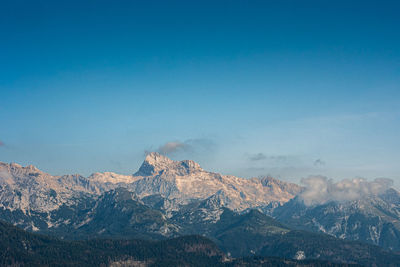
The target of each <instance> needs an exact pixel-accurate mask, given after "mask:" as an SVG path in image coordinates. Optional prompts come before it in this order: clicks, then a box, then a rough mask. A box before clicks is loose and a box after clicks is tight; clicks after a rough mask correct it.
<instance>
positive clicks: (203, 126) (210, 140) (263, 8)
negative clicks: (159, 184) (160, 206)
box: [0, 1, 400, 186]
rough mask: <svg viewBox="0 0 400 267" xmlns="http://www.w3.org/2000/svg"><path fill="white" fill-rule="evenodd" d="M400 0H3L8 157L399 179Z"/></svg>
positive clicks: (2, 84)
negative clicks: (165, 160)
mask: <svg viewBox="0 0 400 267" xmlns="http://www.w3.org/2000/svg"><path fill="white" fill-rule="evenodd" d="M399 13H400V4H399V3H397V2H396V1H351V3H349V1H335V2H334V3H329V4H328V2H327V1H285V2H283V1H252V2H248V1H229V2H227V1H201V2H198V3H194V2H193V1H168V3H167V2H166V1H145V2H142V1H112V2H111V1H96V2H90V1H84V2H82V1H68V2H64V3H60V2H58V1H57V2H54V1H37V2H35V3H33V2H31V1H10V2H2V3H1V4H0V30H1V33H2V39H1V42H0V122H1V123H0V161H3V162H17V163H20V164H23V165H28V164H33V165H35V166H37V167H38V168H39V169H41V170H43V171H46V172H49V173H51V174H66V173H81V174H83V175H89V174H90V173H93V172H99V171H114V172H117V173H129V174H131V173H133V172H135V171H136V170H137V169H138V168H139V166H140V164H141V163H142V161H143V159H144V155H145V153H146V151H158V152H160V153H163V154H165V155H167V156H168V157H171V158H173V159H177V160H181V159H192V160H195V161H197V162H199V163H200V165H201V166H202V167H203V168H204V169H206V170H212V171H216V172H220V173H225V174H233V175H236V176H241V177H253V176H258V175H267V174H270V175H273V176H275V177H277V178H281V179H283V180H289V181H295V182H298V181H300V179H301V178H303V177H307V176H309V175H324V176H328V177H331V178H334V179H336V180H339V179H344V178H354V177H365V178H367V179H374V178H379V177H386V178H391V179H393V180H394V181H395V183H396V185H397V186H399V183H400V164H399V162H400V139H399V136H400V31H399V30H398V29H399V28H400V17H399V16H398V14H399Z"/></svg>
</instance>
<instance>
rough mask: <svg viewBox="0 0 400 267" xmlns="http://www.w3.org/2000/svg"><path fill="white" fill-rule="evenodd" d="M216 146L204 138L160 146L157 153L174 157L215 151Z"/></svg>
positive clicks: (172, 142)
mask: <svg viewBox="0 0 400 267" xmlns="http://www.w3.org/2000/svg"><path fill="white" fill-rule="evenodd" d="M215 147H216V144H215V143H214V142H213V141H212V140H210V139H206V138H197V139H188V140H185V141H183V142H181V141H171V142H166V143H165V144H163V145H161V146H160V147H159V148H158V149H157V152H159V153H161V154H164V155H174V154H178V153H201V152H209V151H212V150H213V149H215Z"/></svg>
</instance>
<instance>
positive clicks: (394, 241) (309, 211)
mask: <svg viewBox="0 0 400 267" xmlns="http://www.w3.org/2000/svg"><path fill="white" fill-rule="evenodd" d="M399 196H400V194H399V193H398V192H397V191H395V190H393V189H389V190H388V191H387V192H386V193H384V194H382V195H380V196H368V197H364V198H362V199H359V200H354V201H346V202H335V201H331V202H328V203H324V204H321V205H310V206H307V205H305V204H304V203H303V202H302V201H301V199H300V198H296V199H293V200H291V201H289V202H288V203H286V204H285V205H283V206H281V207H278V208H277V209H275V211H274V213H273V215H274V217H275V218H276V219H278V220H279V221H282V222H284V223H286V224H288V225H290V226H292V227H294V228H297V229H303V230H309V231H313V232H322V233H327V234H329V235H332V236H336V237H338V238H342V239H348V240H359V241H363V242H367V243H370V244H375V245H379V246H382V247H384V248H387V249H390V250H395V251H400V212H399V211H400V205H399V203H400V202H399V201H398V200H399V199H400V197H399Z"/></svg>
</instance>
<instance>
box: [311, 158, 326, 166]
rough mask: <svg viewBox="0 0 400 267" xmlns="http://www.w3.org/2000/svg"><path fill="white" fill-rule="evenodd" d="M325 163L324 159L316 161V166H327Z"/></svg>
mask: <svg viewBox="0 0 400 267" xmlns="http://www.w3.org/2000/svg"><path fill="white" fill-rule="evenodd" d="M325 164H326V163H325V161H323V160H322V159H316V160H315V161H314V166H316V167H319V166H325Z"/></svg>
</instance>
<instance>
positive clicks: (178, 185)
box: [0, 152, 400, 266]
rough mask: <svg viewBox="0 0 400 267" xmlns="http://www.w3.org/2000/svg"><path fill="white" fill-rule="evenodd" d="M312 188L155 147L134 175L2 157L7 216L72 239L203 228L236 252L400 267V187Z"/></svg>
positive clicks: (156, 235)
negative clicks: (56, 171) (344, 192)
mask: <svg viewBox="0 0 400 267" xmlns="http://www.w3.org/2000/svg"><path fill="white" fill-rule="evenodd" d="M304 190H305V189H304V187H302V186H299V185H296V184H293V183H288V182H283V181H280V180H277V179H274V178H272V177H269V176H268V177H260V178H251V179H245V178H239V177H235V176H230V175H222V174H218V173H213V172H208V171H205V170H203V169H202V168H201V167H200V165H199V164H197V163H196V162H194V161H191V160H183V161H173V160H171V159H169V158H167V157H166V156H164V155H161V154H159V153H154V152H153V153H150V154H148V155H147V156H146V158H145V160H144V162H143V164H142V165H141V167H140V168H139V170H138V171H137V172H136V173H134V174H132V175H120V174H116V173H112V172H105V173H94V174H92V175H90V176H89V177H83V176H81V175H63V176H53V175H50V174H47V173H45V172H42V171H40V170H39V169H37V168H36V167H34V166H32V165H30V166H27V167H23V166H21V165H18V164H15V163H11V164H7V163H0V219H1V220H3V221H6V222H8V223H11V224H13V225H14V226H17V227H19V228H22V229H24V230H28V231H31V232H37V233H41V234H46V235H52V236H55V237H57V238H61V239H64V240H65V239H68V240H88V239H93V238H95V239H97V238H112V239H124V240H127V239H142V240H166V239H170V238H178V237H184V236H191V235H202V236H204V237H207V238H209V239H210V240H211V241H212V242H214V243H215V244H216V245H217V246H218V247H220V248H221V249H222V252H223V253H226V255H228V257H229V256H232V257H235V258H237V257H243V256H246V257H254V256H255V255H258V256H262V257H284V258H292V259H297V260H301V259H318V260H326V261H333V262H340V263H349V264H350V263H351V264H361V265H364V266H399V265H400V255H399V254H397V251H400V243H399V240H400V239H399V237H400V216H399V214H400V194H399V192H398V191H396V190H395V189H393V188H390V189H388V190H386V191H385V192H383V193H380V194H379V195H366V196H363V197H362V198H360V199H357V200H351V201H343V202H338V201H328V202H326V203H318V204H315V203H314V204H312V205H310V204H308V203H306V202H305V201H304V200H303V199H302V197H301V195H302V192H303V191H304ZM271 216H272V217H271ZM69 242H71V241H69ZM73 242H78V241H73Z"/></svg>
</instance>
